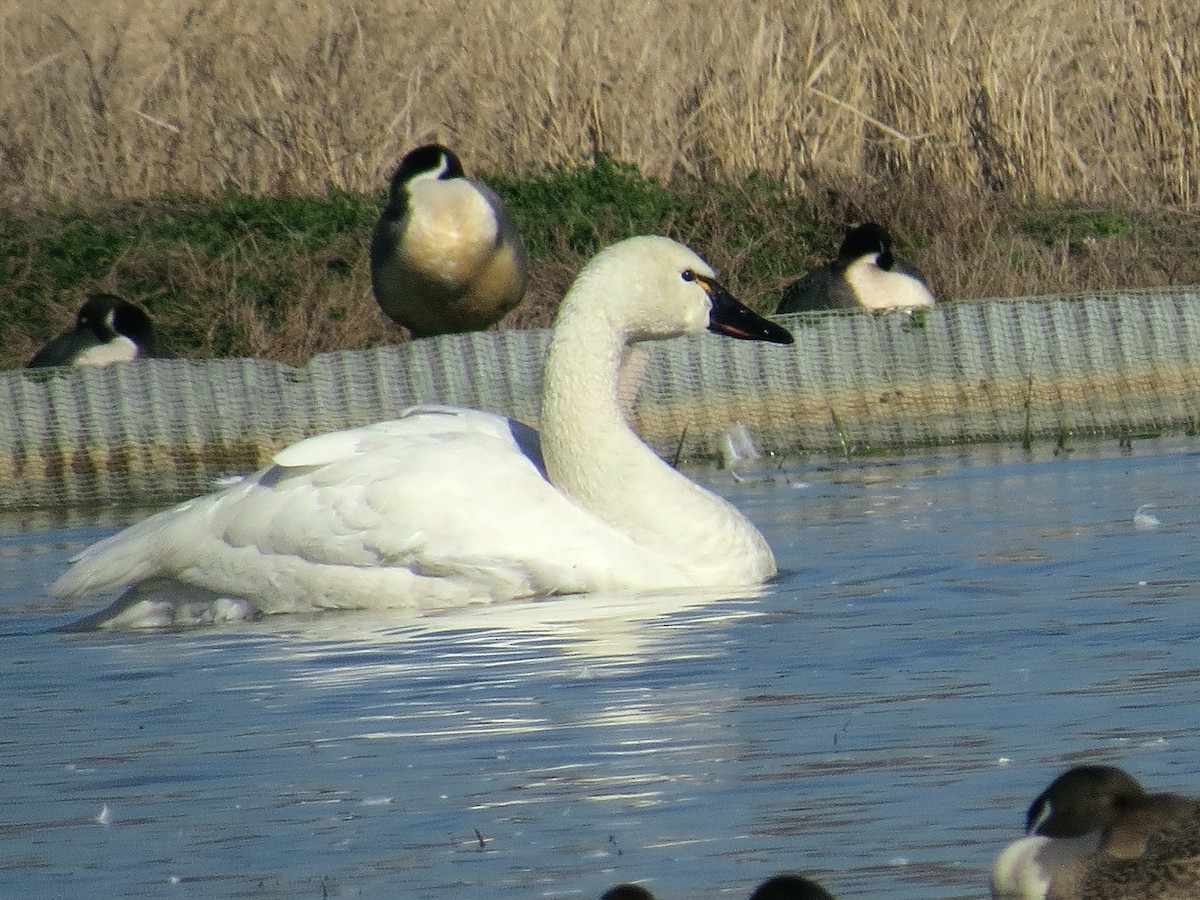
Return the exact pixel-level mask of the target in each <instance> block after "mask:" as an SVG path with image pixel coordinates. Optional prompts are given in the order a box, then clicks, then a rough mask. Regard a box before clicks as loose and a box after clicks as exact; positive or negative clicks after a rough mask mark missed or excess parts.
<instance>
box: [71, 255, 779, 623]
mask: <svg viewBox="0 0 1200 900" xmlns="http://www.w3.org/2000/svg"><path fill="white" fill-rule="evenodd" d="M705 331H710V332H713V333H716V334H718V335H724V336H727V337H731V338H736V339H741V340H754V341H766V342H771V343H777V344H789V343H791V342H792V340H793V338H792V335H791V333H790V332H789V331H787V329H785V328H783V327H782V326H780V325H779V324H778V323H775V322H773V321H771V320H769V319H767V318H764V317H763V316H760V315H758V314H757V313H755V312H753V311H751V310H750V309H749V308H748V307H746V306H744V305H743V304H742V303H741V302H739V301H738V300H737V299H735V298H734V297H733V296H732V295H731V294H730V293H729V291H728V290H726V289H725V288H724V287H723V286H722V285H721V283H720V282H719V281H718V280H717V277H716V273H715V272H714V270H713V269H712V268H711V267H710V266H709V265H708V264H707V263H706V262H705V261H704V260H703V259H701V257H700V256H698V255H697V254H696V253H695V252H694V251H692V250H690V249H689V248H687V247H685V246H684V245H682V244H679V243H677V242H676V241H673V240H671V239H669V238H663V237H656V236H641V237H634V238H629V239H627V240H624V241H621V242H619V243H617V244H614V245H612V246H610V247H608V248H606V249H604V250H602V251H600V252H599V253H598V254H597V255H596V256H595V257H593V258H592V259H591V260H589V261H588V262H587V263H586V264H585V265H584V267H583V269H582V270H581V271H580V273H579V275H578V277H577V278H576V279H575V281H574V283H573V284H572V285H571V287H570V288H569V290H568V291H567V293H566V295H565V296H564V298H563V300H562V304H561V308H560V310H559V313H558V316H557V318H556V320H555V323H554V327H553V332H552V336H551V341H550V346H549V350H548V352H547V357H546V361H545V373H544V379H543V397H542V414H541V431H540V433H539V432H537V431H535V430H534V429H532V428H530V427H529V426H527V425H525V424H523V423H521V422H518V421H516V420H513V419H509V418H506V417H504V416H500V415H495V414H492V413H488V412H483V411H480V410H472V409H464V408H458V407H450V406H438V405H422V406H417V407H413V408H411V409H409V410H407V411H405V412H404V413H402V414H401V416H400V417H399V418H398V419H393V420H389V421H385V422H379V423H375V424H372V425H367V426H363V427H359V428H351V429H346V430H342V431H335V432H330V433H328V434H322V435H317V436H315V437H311V438H307V439H304V440H301V441H299V442H298V443H295V444H292V445H291V446H289V447H285V448H284V449H283V450H281V451H279V452H278V453H276V454H275V456H274V457H273V459H272V461H271V463H270V464H269V465H268V466H266V467H265V468H263V469H261V470H260V471H258V472H256V473H254V474H252V475H249V476H246V477H245V478H243V479H242V480H241V481H239V482H237V483H235V484H233V485H230V486H228V487H226V488H224V489H222V490H219V491H216V492H214V493H211V494H208V495H205V496H202V497H199V498H196V499H193V500H189V501H187V502H184V503H182V504H180V505H178V506H175V507H173V508H171V509H167V510H165V511H162V512H159V513H157V514H155V515H152V516H150V517H149V518H147V519H144V520H142V521H141V522H138V523H135V524H134V525H131V526H130V527H128V528H126V529H125V530H124V531H120V532H118V533H116V534H114V535H112V536H110V537H108V538H106V539H104V540H102V541H100V542H98V543H96V544H94V545H92V546H91V547H89V548H87V549H85V550H84V551H83V552H82V553H80V554H79V555H78V556H76V557H75V558H74V559H73V561H72V564H71V566H70V567H69V568H68V569H67V570H66V571H65V572H64V573H63V574H62V575H61V576H60V577H59V578H58V579H57V580H56V581H55V582H54V584H52V585H51V586H50V593H51V594H52V595H53V596H55V597H59V598H63V599H66V598H77V597H84V596H89V595H91V594H94V593H98V592H104V591H110V590H116V589H124V593H123V594H122V596H121V597H120V598H118V600H117V601H116V602H115V603H114V604H113V605H112V606H111V607H110V608H108V609H107V610H102V611H101V613H99V614H97V615H95V616H92V617H89V618H88V619H86V620H84V621H83V622H82V623H80V627H83V628H89V629H90V628H103V627H131V628H137V627H143V628H145V627H164V626H178V625H191V624H208V623H212V622H218V621H228V620H237V619H248V618H257V617H258V616H261V615H267V614H273V613H284V612H314V611H321V610H329V609H344V608H355V609H397V608H403V609H410V610H428V609H434V608H447V607H457V606H462V605H465V604H472V603H488V602H497V601H503V600H509V599H518V598H521V599H532V598H541V597H550V596H555V595H565V594H585V595H586V594H591V593H599V592H621V593H638V592H653V591H666V590H675V589H689V588H704V589H714V588H721V589H733V588H737V589H739V590H740V589H742V588H748V587H751V586H757V585H761V584H763V583H765V582H766V581H768V580H769V579H770V578H772V577H773V576H774V575H775V571H776V569H775V560H774V556H773V554H772V551H771V548H770V546H769V545H768V544H767V542H766V540H765V539H764V538H763V536H762V534H761V533H760V532H759V531H758V529H756V528H755V527H754V526H753V525H752V524H751V523H750V521H749V520H748V519H747V518H746V517H745V516H744V515H743V514H742V513H741V512H740V511H739V510H738V509H737V508H736V507H734V506H733V505H732V504H731V503H729V502H728V501H726V500H724V499H722V498H720V497H718V496H716V495H715V494H713V493H711V492H709V491H707V490H705V489H703V488H701V487H700V486H699V485H697V484H696V483H694V482H692V481H691V480H689V479H688V478H687V477H686V476H685V475H683V474H682V473H681V472H679V471H678V470H677V469H675V468H673V467H672V466H670V465H668V464H667V463H666V462H665V461H664V460H663V459H662V458H660V457H659V456H658V455H657V454H656V453H654V451H653V450H651V448H650V447H648V446H647V445H646V444H645V443H643V442H642V440H641V439H640V438H639V437H638V436H637V435H636V434H635V433H634V432H633V430H632V429H631V428H630V426H629V424H628V422H626V420H625V418H624V416H623V415H622V412H621V409H622V406H621V400H620V398H619V391H618V383H619V376H620V370H621V363H622V360H623V358H624V357H625V355H626V353H627V352H628V351H629V350H630V348H631V346H632V345H634V344H635V343H637V342H639V341H645V340H656V339H663V338H670V337H677V336H680V335H692V334H700V333H703V332H705Z"/></svg>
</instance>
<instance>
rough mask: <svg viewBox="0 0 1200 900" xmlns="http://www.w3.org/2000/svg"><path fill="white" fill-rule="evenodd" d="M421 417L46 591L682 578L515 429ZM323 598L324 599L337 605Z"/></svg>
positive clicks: (298, 456)
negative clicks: (158, 582)
mask: <svg viewBox="0 0 1200 900" xmlns="http://www.w3.org/2000/svg"><path fill="white" fill-rule="evenodd" d="M419 419H420V420H424V421H418V418H417V417H412V418H410V419H400V420H395V421H392V422H386V423H380V424H379V425H374V426H368V427H366V428H360V429H350V430H347V431H345V432H337V433H334V434H331V435H323V436H321V437H318V438H313V439H311V440H310V441H304V442H301V443H300V444H297V445H295V446H294V447H293V448H289V451H290V450H292V449H295V451H296V452H295V453H290V452H288V451H284V453H283V454H282V462H281V463H279V464H276V465H273V466H271V467H269V468H268V469H266V470H263V471H262V472H260V473H258V474H257V475H254V476H251V477H250V478H247V479H244V480H243V481H242V482H239V483H238V484H236V485H234V486H232V487H230V488H228V489H226V490H225V491H222V492H220V493H217V494H211V495H208V496H206V497H201V498H197V499H196V500H192V501H189V502H188V503H186V504H183V505H181V506H179V507H176V508H174V509H172V510H167V511H165V512H163V513H159V514H157V515H155V516H152V517H150V518H149V519H146V520H144V521H143V522H141V523H138V524H137V525H134V526H132V527H131V528H129V529H126V530H125V531H123V532H121V533H119V534H117V535H114V536H113V537H111V538H108V539H106V540H105V541H103V542H101V543H100V544H97V545H95V546H94V547H92V548H90V549H89V550H88V551H85V553H84V554H83V555H82V556H81V558H80V561H79V563H78V564H77V565H76V566H74V567H73V568H72V569H70V570H68V572H67V573H65V574H64V575H63V576H62V578H60V579H59V581H58V582H56V583H55V585H54V586H53V587H52V592H53V593H55V594H56V595H58V596H78V595H82V594H86V593H92V592H95V591H100V590H107V589H109V588H113V587H119V586H121V585H125V584H135V583H137V582H140V581H143V580H146V579H149V578H153V577H155V576H166V577H174V578H179V579H181V580H184V581H188V582H191V583H197V584H209V585H214V584H216V585H221V584H223V585H226V587H225V588H224V589H225V590H228V591H236V589H237V587H238V586H240V585H241V584H243V582H244V580H245V579H246V578H248V577H252V576H253V577H256V578H258V577H261V578H262V579H263V580H265V581H269V582H272V583H275V582H278V583H279V584H281V585H282V584H284V583H287V584H303V583H305V582H306V579H305V578H304V577H303V576H302V575H301V574H300V573H302V572H303V571H306V570H307V571H310V572H315V570H316V569H318V568H319V569H321V570H323V571H326V572H327V573H328V576H327V577H324V578H313V579H311V581H312V583H314V584H316V583H325V582H327V580H328V578H333V577H337V578H346V579H349V576H350V573H351V572H353V571H356V570H357V571H364V572H365V571H366V570H376V571H378V570H380V569H393V570H397V572H398V577H397V578H396V579H395V583H396V584H397V585H398V586H399V585H404V584H408V583H409V582H408V581H407V580H406V578H405V577H401V576H400V574H399V572H400V570H404V571H406V572H408V573H411V574H412V575H415V576H420V577H430V578H432V577H436V578H440V579H451V580H453V579H457V580H458V581H459V582H461V583H462V584H463V585H464V586H466V585H470V584H476V585H478V587H479V588H480V594H481V595H482V596H489V595H490V596H527V595H532V594H541V593H571V592H576V591H587V590H601V589H608V588H611V589H622V588H624V587H626V586H629V585H633V584H644V583H646V581H647V579H652V580H653V581H658V580H662V581H663V586H670V585H678V584H686V583H687V582H688V579H687V578H686V577H684V576H682V575H681V574H680V573H675V572H670V570H669V568H665V567H664V566H663V563H662V560H661V559H658V558H656V557H653V556H651V555H650V554H647V553H646V552H645V551H643V550H642V549H641V548H640V547H638V546H637V545H636V543H635V542H633V541H632V540H631V539H630V538H628V537H626V536H625V535H623V534H621V533H620V532H617V531H616V530H615V529H612V528H610V527H609V526H607V525H606V524H605V523H603V522H601V521H600V520H598V519H597V518H596V517H595V516H594V515H592V514H591V513H589V512H587V511H586V510H584V509H583V508H582V507H580V506H579V505H577V504H576V503H575V502H574V501H573V500H572V499H571V498H569V497H568V496H566V495H564V494H562V493H561V492H560V491H558V490H557V489H556V488H555V487H554V486H553V485H551V484H550V483H549V482H548V481H546V479H545V477H544V475H543V474H542V473H541V471H540V470H539V468H538V466H537V465H536V463H535V462H534V461H532V460H531V459H530V458H529V456H527V455H526V453H527V452H528V449H527V448H526V449H522V447H520V446H519V445H518V443H517V442H516V441H515V440H514V436H513V433H512V431H511V430H510V423H508V421H507V420H506V419H503V418H501V417H498V416H493V415H490V414H486V413H471V414H468V415H464V416H456V415H455V416H451V415H443V414H441V413H428V414H423V415H421V416H420V417H419ZM306 445H307V446H306ZM317 460H323V462H319V463H318V462H316V461H317ZM467 475H469V477H464V476H467ZM614 553H617V554H618V555H619V556H620V558H621V560H622V562H621V565H620V566H614V565H613V558H614ZM334 571H341V572H342V573H343V575H342V576H334V575H333V572H334ZM272 573H273V574H272ZM346 586H347V594H348V595H349V594H353V590H351V589H350V587H349V584H348V582H347V585H346ZM281 590H282V589H281ZM320 590H321V592H322V593H321V594H320V596H319V597H314V598H313V599H314V602H322V603H323V602H326V601H327V599H328V597H327V592H326V591H325V589H324V588H322V589H320ZM293 593H294V591H293ZM293 599H294V600H295V601H296V602H300V600H301V598H299V597H295V598H293ZM288 602H292V601H291V600H289V601H288Z"/></svg>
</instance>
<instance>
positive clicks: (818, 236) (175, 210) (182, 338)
mask: <svg viewBox="0 0 1200 900" xmlns="http://www.w3.org/2000/svg"><path fill="white" fill-rule="evenodd" d="M487 180H488V182H489V183H490V184H492V186H493V187H494V188H495V189H496V191H497V192H498V193H499V194H500V195H501V197H502V198H503V199H504V200H505V202H506V203H507V204H508V206H509V209H510V212H511V214H512V216H513V218H514V220H515V221H516V223H517V226H518V228H519V229H520V230H521V233H522V234H523V235H524V237H525V240H526V243H527V246H528V248H529V251H530V254H531V257H532V259H533V262H534V273H533V275H534V277H533V281H534V284H533V287H532V289H531V292H530V296H529V298H528V300H527V304H526V305H527V306H530V307H532V308H533V312H532V313H531V315H528V316H526V317H525V318H524V319H522V321H524V322H526V323H533V324H536V325H545V324H548V323H549V321H550V320H551V318H552V315H553V309H554V306H555V305H556V303H557V298H558V296H559V295H560V293H561V290H562V288H563V286H564V285H565V283H566V282H567V281H569V279H570V276H571V274H572V273H573V272H574V271H575V270H576V269H577V268H578V266H579V264H581V263H582V261H583V260H584V259H586V258H587V257H588V256H590V255H591V254H593V253H594V252H596V251H597V250H598V249H600V248H601V247H602V246H604V245H606V244H609V243H611V242H613V241H616V240H619V239H622V238H624V237H628V236H630V235H634V234H645V233H655V234H667V235H671V236H673V237H676V238H678V239H679V240H682V241H684V242H685V243H687V244H689V245H690V246H692V247H694V248H695V249H696V250H698V251H699V252H700V253H701V254H702V255H704V256H706V257H707V258H708V259H709V260H710V261H711V262H712V263H713V264H714V265H715V266H716V267H717V268H718V269H719V270H720V271H721V276H722V279H723V280H725V281H726V282H727V283H728V285H729V286H730V287H731V288H732V289H733V290H734V291H735V293H737V294H738V295H739V296H741V297H742V298H743V299H744V300H746V301H747V302H748V303H750V304H751V305H754V306H757V307H758V308H760V309H762V310H764V311H771V310H772V309H773V308H774V304H775V301H776V299H777V298H778V296H779V291H780V290H781V288H782V287H783V286H784V285H785V284H786V283H788V282H789V281H790V280H791V279H793V278H795V277H797V276H799V275H800V274H801V273H802V272H804V271H805V270H806V269H807V268H808V267H809V266H811V265H813V264H814V263H816V262H819V261H821V260H823V259H826V258H829V257H831V256H832V255H833V254H834V253H835V252H836V249H837V246H838V245H839V243H840V242H841V238H842V234H843V230H844V228H845V226H846V225H847V224H848V223H851V222H861V221H865V220H867V219H871V218H874V219H877V220H879V221H882V222H884V223H886V224H887V225H888V226H889V227H890V228H891V230H892V231H893V233H894V234H895V235H896V237H897V249H898V251H899V252H900V253H901V255H904V256H907V257H908V258H910V259H912V260H913V261H915V262H916V263H917V264H918V265H919V266H920V267H921V268H922V270H923V271H925V272H926V274H927V275H929V276H932V278H931V280H932V281H933V282H934V286H935V289H936V290H937V291H938V292H939V294H940V295H941V296H942V297H943V298H947V297H948V298H953V297H976V296H997V295H1017V294H1044V293H1052V292H1056V291H1062V292H1066V291H1072V292H1074V291H1079V290H1085V289H1100V288H1106V287H1147V286H1152V285H1155V284H1162V283H1165V282H1167V281H1174V282H1195V281H1200V271H1198V270H1200V253H1198V252H1197V248H1196V242H1195V239H1194V238H1193V235H1194V234H1195V233H1196V229H1195V227H1194V224H1195V223H1194V222H1193V221H1192V218H1191V217H1189V216H1188V215H1186V214H1185V213H1183V212H1173V211H1170V210H1162V209H1156V210H1149V211H1148V210H1137V209H1122V208H1118V207H1115V206H1114V207H1112V208H1104V209H1097V208H1094V207H1083V206H1079V205H1075V206H1072V205H1070V204H1065V203H1060V202H1056V201H1053V200H1048V199H1044V198H1040V199H1038V200H1036V201H1033V202H1029V203H1024V204H1021V203H1016V202H1014V201H1010V200H1008V199H1006V198H1005V197H1003V196H992V195H983V196H973V197H963V196H959V195H952V194H949V193H946V192H940V191H939V190H938V189H937V188H936V186H933V187H930V186H928V185H922V186H914V185H904V184H897V185H892V186H881V185H878V184H873V183H861V182H845V183H838V184H829V183H816V182H814V183H813V184H811V185H810V187H809V189H808V190H806V191H805V192H803V193H801V194H795V193H790V192H788V191H787V190H785V188H784V186H783V185H782V184H780V183H778V182H775V181H772V180H771V179H769V178H764V177H761V176H753V177H750V178H747V179H745V180H744V181H743V182H741V183H738V184H719V183H701V182H694V181H693V182H686V181H681V182H680V183H679V184H678V185H677V186H673V187H670V188H668V187H666V186H664V185H663V184H661V183H659V182H657V181H655V180H653V179H649V178H644V177H642V176H641V175H640V174H639V173H638V172H637V171H636V170H635V169H634V168H633V167H631V166H628V165H624V164H621V163H618V162H616V161H614V160H611V159H608V158H600V159H598V160H597V161H596V162H595V164H594V165H591V166H584V167H581V168H579V169H575V170H571V171H567V170H556V171H552V172H549V173H546V174H544V175H541V176H538V177H528V178H488V179H487ZM383 200H384V197H383V195H382V193H380V194H378V195H374V196H368V195H357V194H350V193H346V192H342V191H329V192H327V193H325V194H323V195H316V196H302V197H280V196H257V195H249V194H235V193H230V194H226V195H224V196H222V197H219V198H217V199H215V200H206V199H200V198H194V197H187V196H180V195H166V196H161V197H155V198H149V199H146V200H142V201H138V202H125V203H113V204H111V205H107V206H96V207H89V208H71V207H66V206H47V207H45V208H41V209H10V210H5V211H4V215H2V216H0V333H3V334H4V335H5V341H4V346H3V349H2V350H0V353H2V354H3V358H2V359H0V365H3V366H4V367H6V368H13V367H17V366H20V365H22V364H23V363H24V362H25V361H26V360H27V359H28V357H29V356H30V355H31V354H32V352H33V351H34V350H35V349H36V348H37V346H39V345H40V344H41V343H42V342H44V341H45V340H46V339H48V338H49V337H51V336H52V335H53V334H55V333H57V332H58V331H60V330H61V329H62V328H63V327H65V326H66V325H67V324H68V323H69V322H70V321H71V320H72V319H73V317H74V313H75V311H76V310H77V309H78V307H79V305H80V303H81V302H82V300H83V297H84V295H85V294H86V293H88V292H89V291H94V290H107V291H113V292H116V293H120V294H123V295H125V296H127V297H129V298H130V299H132V300H134V301H135V302H138V303H141V304H142V305H143V306H145V307H146V308H147V309H148V310H149V311H150V313H151V315H152V316H153V317H154V318H155V320H156V322H158V323H159V325H160V328H161V329H162V330H163V331H164V332H165V333H167V334H169V339H170V341H171V343H172V345H173V347H174V348H175V349H176V351H177V352H179V353H180V354H181V355H185V356H197V357H205V356H214V355H220V356H227V355H237V356H240V355H259V356H267V357H272V358H278V359H282V360H285V361H288V362H303V361H304V360H305V359H307V358H308V356H310V355H311V354H312V353H314V352H320V351H322V350H334V349H344V348H348V347H355V346H367V345H371V344H377V343H382V342H395V341H398V340H401V339H403V333H402V332H400V331H399V330H398V329H395V328H394V327H392V326H390V325H389V324H388V323H386V322H385V321H383V320H382V317H381V316H379V315H378V313H377V312H376V311H375V308H374V304H373V301H372V300H371V297H370V283H369V278H368V276H367V272H366V246H367V242H368V240H369V235H370V231H371V228H372V227H373V225H374V223H375V220H376V218H377V217H378V214H379V210H380V209H381V207H382V205H383ZM1089 239H1090V243H1089V245H1088V254H1091V255H1090V256H1088V258H1086V259H1080V260H1076V259H1075V257H1074V256H1073V255H1072V254H1068V253H1066V252H1064V247H1065V246H1069V247H1071V248H1075V247H1077V246H1079V245H1082V244H1083V243H1084V242H1088V241H1089ZM1079 255H1080V256H1081V257H1082V256H1085V255H1086V254H1079ZM1100 263H1102V265H1101V264H1100Z"/></svg>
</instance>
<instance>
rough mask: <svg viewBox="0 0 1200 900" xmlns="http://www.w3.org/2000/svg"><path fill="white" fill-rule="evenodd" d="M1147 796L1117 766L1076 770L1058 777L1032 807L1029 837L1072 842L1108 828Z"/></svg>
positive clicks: (1027, 831)
mask: <svg viewBox="0 0 1200 900" xmlns="http://www.w3.org/2000/svg"><path fill="white" fill-rule="evenodd" d="M1145 796H1146V792H1145V790H1143V789H1142V786H1141V785H1140V784H1138V782H1137V779H1135V778H1134V777H1133V776H1132V775H1130V774H1129V773H1128V772H1126V771H1125V770H1123V769H1118V768H1117V767H1116V766H1075V767H1074V768H1072V769H1068V770H1067V771H1066V772H1064V773H1063V774H1061V775H1059V776H1058V777H1057V778H1055V779H1054V780H1053V781H1052V782H1050V786H1049V787H1048V788H1046V790H1044V791H1042V793H1040V794H1039V795H1038V797H1037V799H1036V800H1034V801H1033V803H1032V804H1031V805H1030V807H1029V812H1028V814H1027V815H1026V817H1025V831H1026V833H1027V834H1039V835H1042V836H1043V837H1051V838H1070V837H1079V836H1081V835H1085V834H1089V833H1091V832H1093V831H1100V830H1102V829H1105V828H1108V827H1109V826H1110V825H1111V824H1112V823H1113V822H1114V821H1115V820H1116V818H1117V817H1118V816H1120V815H1121V814H1122V813H1123V812H1124V811H1125V810H1126V809H1127V808H1128V807H1129V806H1130V805H1132V804H1134V803H1136V802H1138V801H1140V800H1141V799H1142V798H1143V797H1145Z"/></svg>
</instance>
